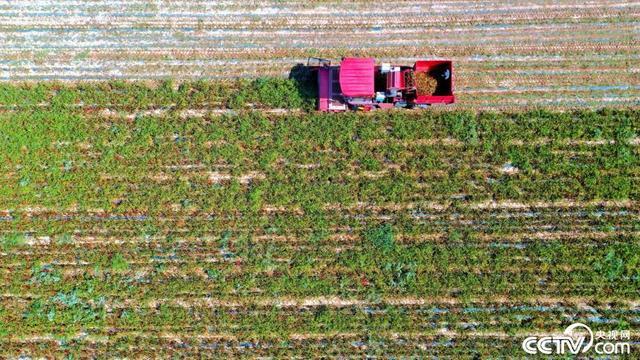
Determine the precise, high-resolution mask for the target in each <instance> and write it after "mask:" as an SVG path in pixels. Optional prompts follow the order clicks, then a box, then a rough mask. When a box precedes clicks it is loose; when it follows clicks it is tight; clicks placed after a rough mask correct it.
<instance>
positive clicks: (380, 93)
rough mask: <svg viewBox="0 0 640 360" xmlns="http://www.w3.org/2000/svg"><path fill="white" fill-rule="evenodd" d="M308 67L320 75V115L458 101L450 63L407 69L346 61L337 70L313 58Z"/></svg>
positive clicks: (434, 62)
mask: <svg viewBox="0 0 640 360" xmlns="http://www.w3.org/2000/svg"><path fill="white" fill-rule="evenodd" d="M307 66H308V67H310V68H311V69H313V70H315V71H317V72H318V110H320V111H346V110H348V109H352V110H373V109H387V108H393V107H403V108H413V107H427V106H429V105H431V104H451V103H453V102H454V101H455V97H454V95H453V64H452V63H451V61H450V60H419V61H416V63H415V64H414V65H413V66H406V65H391V64H385V63H382V64H381V65H376V64H375V60H374V59H373V58H343V59H342V61H341V62H340V65H337V66H336V65H331V62H330V61H329V60H324V59H319V58H310V59H309V61H308V62H307Z"/></svg>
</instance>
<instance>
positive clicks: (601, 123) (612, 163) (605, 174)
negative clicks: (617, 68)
mask: <svg viewBox="0 0 640 360" xmlns="http://www.w3.org/2000/svg"><path fill="white" fill-rule="evenodd" d="M2 86H3V89H2V91H0V94H1V95H0V97H1V98H2V100H1V101H0V102H1V103H3V105H5V110H3V111H2V112H0V148H1V149H2V150H3V151H2V162H0V168H1V169H2V174H3V176H2V177H1V179H0V203H1V204H0V205H1V206H0V208H1V209H3V211H4V212H5V213H4V214H2V215H1V216H2V220H3V221H0V233H1V234H2V237H1V239H2V249H1V250H2V255H1V256H2V265H1V266H0V268H1V269H2V271H3V275H2V278H1V280H0V284H1V285H2V289H3V294H4V296H3V297H2V300H1V302H0V343H1V346H2V348H3V349H4V350H3V351H5V353H7V354H10V355H12V356H18V355H20V354H24V353H25V352H27V353H29V354H31V355H34V356H35V355H39V356H52V357H56V355H57V357H60V355H69V356H76V357H87V356H90V355H91V354H95V352H97V353H99V354H101V355H104V356H107V357H134V356H136V355H137V356H139V357H144V356H145V355H146V356H149V355H150V354H149V353H148V352H146V353H145V350H144V349H145V348H151V347H157V348H158V349H161V350H158V351H159V352H158V353H157V354H153V355H154V356H156V355H157V356H171V355H175V354H177V353H178V352H179V351H182V352H183V354H190V355H193V356H197V355H198V352H199V351H202V352H205V351H207V352H209V353H215V354H219V355H221V356H225V355H223V354H226V355H229V354H232V355H235V356H242V355H245V356H247V355H249V354H250V355H256V356H274V357H291V356H295V355H298V356H308V354H309V352H313V351H315V352H318V353H319V354H320V353H322V354H334V355H336V356H339V354H342V355H344V354H347V353H349V354H353V353H356V354H358V355H362V356H366V355H378V356H383V357H387V356H397V357H402V356H412V355H413V356H420V355H424V356H426V355H434V354H435V355H441V356H444V357H446V356H452V357H456V356H461V357H464V356H468V355H469V353H468V351H469V349H474V351H475V355H477V356H479V357H500V356H520V355H521V353H520V348H519V341H521V340H522V336H523V335H528V334H530V333H531V332H540V331H559V330H562V328H563V327H564V326H566V325H568V324H569V323H571V322H573V321H578V320H580V321H583V322H585V323H590V324H593V325H594V328H595V329H597V330H607V329H614V328H615V329H619V328H629V327H631V328H633V326H636V325H637V312H636V310H634V308H633V305H630V302H631V301H635V300H636V299H637V297H638V290H637V289H638V288H639V286H640V273H639V272H638V261H640V257H638V255H637V254H640V241H639V240H640V238H639V237H638V231H640V223H639V222H638V215H637V214H638V202H637V199H639V198H640V193H639V190H638V189H640V186H639V185H640V184H639V182H640V180H639V179H640V177H639V176H638V175H639V169H640V166H639V165H640V163H639V162H640V156H638V155H639V154H638V145H637V136H638V134H639V130H640V129H638V126H639V124H640V121H638V120H639V119H640V113H639V112H638V111H637V110H611V109H604V110H600V111H576V112H564V113H553V112H547V111H544V110H536V111H531V112H526V113H471V112H441V111H424V112H419V111H415V112H411V111H405V112H400V111H398V112H396V111H392V112H379V113H373V114H368V113H367V114H363V113H348V114H319V113H314V112H307V113H304V112H302V113H293V114H284V115H266V114H265V113H262V112H252V111H238V112H237V113H233V114H225V115H216V114H204V116H202V117H189V116H187V117H186V118H185V117H183V116H180V114H179V113H178V112H174V111H167V112H166V113H162V114H155V115H145V114H142V113H139V114H134V116H133V117H129V116H127V114H125V113H120V114H119V113H116V114H114V115H112V116H108V117H106V116H104V115H103V114H100V113H98V112H95V111H93V110H92V108H91V107H90V106H88V104H94V105H96V106H98V107H103V106H104V107H108V108H112V109H116V110H122V111H132V110H140V109H152V108H164V107H168V108H174V107H175V108H178V109H179V108H190V107H192V106H195V105H198V106H200V105H203V104H205V103H209V102H218V103H219V102H220V101H224V102H230V103H233V102H236V101H237V103H236V104H235V105H238V104H245V105H247V104H250V103H253V104H260V105H256V106H257V107H260V106H264V107H280V106H285V107H286V106H294V107H303V108H304V107H305V106H307V105H305V104H307V103H306V102H305V101H306V100H305V98H304V96H300V97H297V98H296V97H290V96H284V95H285V94H287V93H288V92H295V91H297V90H296V88H295V86H292V82H291V81H289V80H286V81H285V80H283V81H281V82H273V81H270V80H256V81H253V82H248V83H243V84H241V85H238V84H235V85H233V86H235V88H234V89H240V92H237V93H236V92H235V90H234V92H233V94H236V95H237V96H238V97H241V96H245V98H244V99H239V98H237V97H234V96H233V95H231V94H232V90H230V89H232V88H231V87H226V86H227V85H220V84H215V83H206V82H199V83H194V84H189V85H181V86H179V87H178V89H177V90H175V89H174V87H173V86H172V85H171V84H169V83H164V84H162V85H161V86H159V87H157V88H154V89H151V88H150V87H146V86H143V85H141V84H138V83H105V84H93V85H77V88H76V87H71V86H67V85H64V86H63V85H60V84H36V85H32V86H30V87H18V86H9V85H2ZM215 86H219V87H220V88H221V89H222V90H220V92H216V91H217V90H218V88H216V91H214V87H215ZM238 86H239V87H238ZM243 86H245V87H244V88H243ZM195 88H198V89H200V90H199V91H195V92H194V90H193V89H195ZM224 89H227V90H224ZM242 89H244V90H242ZM248 89H254V90H256V92H257V94H258V95H255V94H254V95H250V94H249V93H250V91H249V90H248ZM224 91H228V92H226V93H225V92H224ZM221 94H222V95H221ZM256 99H257V100H256ZM41 103H46V104H44V105H42V104H41ZM81 103H82V104H84V106H72V105H74V104H76V105H77V104H81ZM235 105H233V106H235ZM238 106H239V107H242V106H244V105H242V106H240V105H238ZM247 106H248V105H247ZM6 108H11V109H10V110H8V109H6ZM305 300H306V301H307V302H308V303H307V305H304V306H303V305H302V303H303V302H304V301H305ZM283 304H284V305H283ZM579 304H588V305H589V307H585V306H582V305H580V306H578V305H579ZM590 309H595V310H594V311H597V315H595V314H594V313H593V312H592V311H591V310H590ZM602 319H604V320H605V321H603V320H602ZM443 329H446V330H448V331H452V332H455V333H457V334H460V335H458V336H453V335H447V334H446V333H445V334H443V331H442V330H443ZM157 333H163V334H167V336H166V337H157V336H147V335H149V334H157ZM483 333H505V334H514V336H513V337H512V338H510V337H491V336H489V337H482V336H478V334H483ZM340 334H342V335H340ZM345 334H355V335H345ZM393 334H400V335H399V336H395V335H393ZM47 335H50V336H51V337H52V339H53V340H52V341H50V342H29V343H27V344H26V345H25V343H24V342H20V340H21V339H29V338H33V337H39V336H47ZM177 338H180V342H177V340H175V339H177ZM417 344H423V345H424V346H423V347H420V346H418V345H417ZM45 345H46V346H45ZM221 349H227V350H224V351H228V352H225V353H222V352H220V351H223V350H221ZM425 349H426V350H425ZM218 352H219V353H218Z"/></svg>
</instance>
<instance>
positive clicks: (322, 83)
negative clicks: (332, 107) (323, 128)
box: [318, 68, 331, 111]
mask: <svg viewBox="0 0 640 360" xmlns="http://www.w3.org/2000/svg"><path fill="white" fill-rule="evenodd" d="M329 71H331V70H329V69H328V68H321V69H318V110H320V111H328V110H329V98H330V97H331V95H330V91H329V90H330V86H331V84H330V83H329Z"/></svg>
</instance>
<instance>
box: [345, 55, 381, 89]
mask: <svg viewBox="0 0 640 360" xmlns="http://www.w3.org/2000/svg"><path fill="white" fill-rule="evenodd" d="M374 68H375V60H374V59H373V58H344V59H343V60H342V63H340V88H341V90H342V93H343V94H344V95H345V96H350V97H360V96H363V97H366V96H373V94H374V80H373V76H374Z"/></svg>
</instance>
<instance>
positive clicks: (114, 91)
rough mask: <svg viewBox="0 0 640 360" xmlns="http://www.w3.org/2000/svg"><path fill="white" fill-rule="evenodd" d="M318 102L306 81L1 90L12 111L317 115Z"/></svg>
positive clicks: (168, 82) (95, 84)
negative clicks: (294, 111)
mask: <svg viewBox="0 0 640 360" xmlns="http://www.w3.org/2000/svg"><path fill="white" fill-rule="evenodd" d="M303 82H304V83H303ZM314 101H315V93H314V91H313V88H312V87H310V86H309V84H308V83H307V82H306V81H304V80H295V79H281V78H271V77H269V78H266V77H265V78H258V79H255V80H246V79H239V80H234V81H228V82H213V81H204V80H200V81H193V82H182V83H180V84H174V83H173V81H171V80H165V81H161V82H158V83H143V82H127V81H110V82H88V83H77V84H66V83H57V82H40V83H24V84H20V85H16V84H11V83H2V84H0V105H2V106H4V107H10V108H28V107H40V106H43V105H45V106H47V105H48V106H51V107H55V108H74V107H78V106H87V107H97V108H109V109H112V110H125V111H131V110H149V109H161V108H172V109H191V108H202V107H208V108H211V107H226V108H229V109H242V108H305V109H311V108H312V107H313V106H314Z"/></svg>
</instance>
